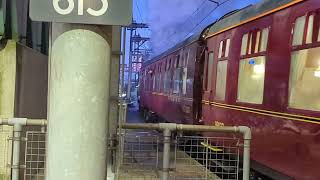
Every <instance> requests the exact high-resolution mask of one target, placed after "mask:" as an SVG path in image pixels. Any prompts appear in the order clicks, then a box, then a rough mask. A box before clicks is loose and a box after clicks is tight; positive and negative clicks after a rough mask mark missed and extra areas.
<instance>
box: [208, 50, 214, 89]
mask: <svg viewBox="0 0 320 180" xmlns="http://www.w3.org/2000/svg"><path fill="white" fill-rule="evenodd" d="M213 63H214V54H213V52H210V53H209V59H208V74H207V76H208V77H207V90H210V89H211V83H212V70H213Z"/></svg>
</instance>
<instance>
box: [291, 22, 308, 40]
mask: <svg viewBox="0 0 320 180" xmlns="http://www.w3.org/2000/svg"><path fill="white" fill-rule="evenodd" d="M306 18H307V16H302V17H299V18H297V20H296V22H295V25H294V30H293V40H292V45H293V46H297V45H301V44H302V42H303V35H304V27H305V24H306Z"/></svg>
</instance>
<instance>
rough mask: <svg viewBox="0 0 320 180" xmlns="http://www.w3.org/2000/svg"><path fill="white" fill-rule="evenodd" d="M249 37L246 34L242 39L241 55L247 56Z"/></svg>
mask: <svg viewBox="0 0 320 180" xmlns="http://www.w3.org/2000/svg"><path fill="white" fill-rule="evenodd" d="M248 37H249V35H248V34H245V35H243V37H242V45H241V55H246V54H247V47H248Z"/></svg>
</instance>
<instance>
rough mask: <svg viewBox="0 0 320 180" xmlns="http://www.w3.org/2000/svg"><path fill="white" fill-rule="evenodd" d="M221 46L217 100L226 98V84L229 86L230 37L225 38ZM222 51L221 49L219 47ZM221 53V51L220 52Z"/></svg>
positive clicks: (217, 77)
mask: <svg viewBox="0 0 320 180" xmlns="http://www.w3.org/2000/svg"><path fill="white" fill-rule="evenodd" d="M221 43H222V45H221V44H220V48H222V50H221V53H222V55H221V56H218V58H219V59H218V62H217V76H216V84H215V86H216V91H215V96H214V97H215V99H216V100H225V94H226V86H227V69H228V60H227V59H226V58H228V56H229V49H230V39H225V40H223V41H221ZM219 51H220V49H219ZM219 53H220V52H219Z"/></svg>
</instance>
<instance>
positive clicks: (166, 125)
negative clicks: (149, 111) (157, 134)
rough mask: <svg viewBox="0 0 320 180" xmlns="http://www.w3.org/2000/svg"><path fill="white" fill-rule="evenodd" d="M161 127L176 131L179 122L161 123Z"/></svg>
mask: <svg viewBox="0 0 320 180" xmlns="http://www.w3.org/2000/svg"><path fill="white" fill-rule="evenodd" d="M159 128H160V129H161V130H170V131H176V130H177V124H175V123H160V124H159Z"/></svg>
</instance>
